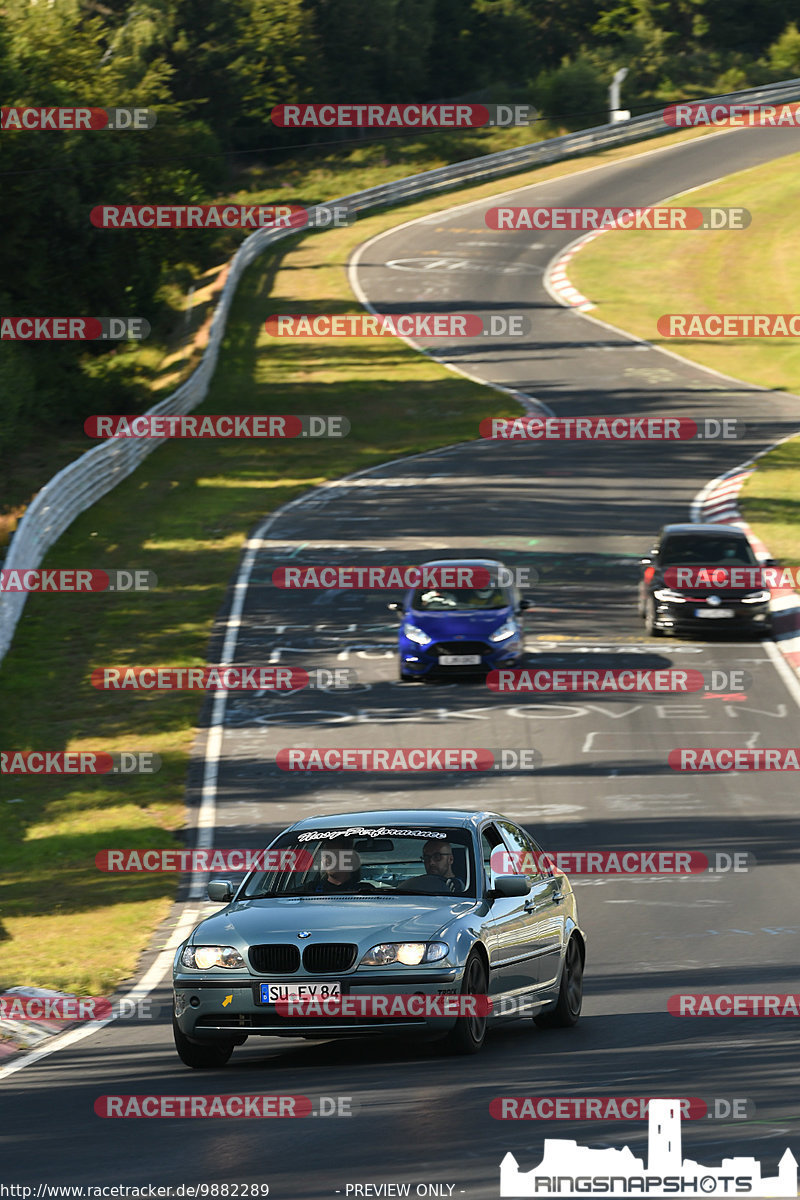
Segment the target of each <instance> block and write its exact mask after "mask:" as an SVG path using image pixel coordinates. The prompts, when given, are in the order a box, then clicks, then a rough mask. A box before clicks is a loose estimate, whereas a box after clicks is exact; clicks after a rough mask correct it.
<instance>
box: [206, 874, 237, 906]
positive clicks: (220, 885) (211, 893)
mask: <svg viewBox="0 0 800 1200" xmlns="http://www.w3.org/2000/svg"><path fill="white" fill-rule="evenodd" d="M208 898H209V900H213V901H214V902H215V903H216V904H227V902H228V901H229V900H232V899H233V884H232V883H231V881H230V879H209V881H208Z"/></svg>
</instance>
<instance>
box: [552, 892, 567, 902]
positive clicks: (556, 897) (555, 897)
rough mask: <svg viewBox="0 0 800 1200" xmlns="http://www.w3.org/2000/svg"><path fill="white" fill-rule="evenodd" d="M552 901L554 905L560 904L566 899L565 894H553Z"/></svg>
mask: <svg viewBox="0 0 800 1200" xmlns="http://www.w3.org/2000/svg"><path fill="white" fill-rule="evenodd" d="M550 899H551V900H552V901H553V904H560V903H561V901H562V900H563V899H564V893H563V892H551V894H550Z"/></svg>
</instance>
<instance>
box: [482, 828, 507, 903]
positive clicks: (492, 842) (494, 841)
mask: <svg viewBox="0 0 800 1200" xmlns="http://www.w3.org/2000/svg"><path fill="white" fill-rule="evenodd" d="M498 846H500V847H502V846H503V839H502V838H501V837H500V834H499V833H498V832H497V830H496V829H495V827H494V825H487V826H486V827H485V828H484V830H483V831H482V833H481V858H482V859H483V874H484V878H485V880H486V883H485V887H487V888H488V886H489V882H490V880H491V878H492V851H493V850H495V849H496V848H497V847H498Z"/></svg>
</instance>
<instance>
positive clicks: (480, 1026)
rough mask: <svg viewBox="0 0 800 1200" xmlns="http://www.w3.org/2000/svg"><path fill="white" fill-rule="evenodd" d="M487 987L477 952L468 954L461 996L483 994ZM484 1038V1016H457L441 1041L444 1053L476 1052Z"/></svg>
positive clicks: (483, 968)
mask: <svg viewBox="0 0 800 1200" xmlns="http://www.w3.org/2000/svg"><path fill="white" fill-rule="evenodd" d="M488 987H489V980H488V976H487V974H486V967H485V966H484V963H483V959H482V958H481V956H480V955H479V954H477V953H474V952H473V953H472V954H470V956H469V958H468V959H467V965H466V967H465V969H464V982H463V983H462V985H461V995H462V996H485V995H486V994H487V990H488ZM485 1040H486V1017H477V1016H471V1017H467V1016H464V1017H459V1018H458V1020H457V1021H456V1023H455V1025H454V1026H453V1028H452V1029H451V1030H450V1032H449V1033H448V1035H447V1037H446V1038H445V1039H444V1042H443V1046H442V1048H443V1050H444V1052H445V1053H446V1054H477V1053H478V1051H479V1050H480V1049H481V1047H482V1046H483V1043H484V1041H485Z"/></svg>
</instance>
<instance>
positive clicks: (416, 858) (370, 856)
mask: <svg viewBox="0 0 800 1200" xmlns="http://www.w3.org/2000/svg"><path fill="white" fill-rule="evenodd" d="M271 850H272V851H275V850H284V851H292V852H295V853H294V854H289V855H285V856H284V862H285V863H286V869H283V870H268V871H255V872H254V873H253V874H252V875H251V876H250V878H249V879H247V880H246V882H245V887H244V890H243V891H242V892H241V893H240V895H239V897H238V899H240V900H242V899H255V898H261V897H266V896H275V897H280V896H303V897H308V898H312V897H321V896H325V897H328V898H331V897H335V896H348V895H349V896H353V895H361V896H365V895H381V896H400V895H405V896H407V895H418V896H422V895H424V896H439V897H442V898H443V899H444V898H450V899H451V900H452V897H453V895H454V894H455V895H458V896H465V897H472V898H473V899H474V898H475V896H476V891H475V887H476V875H475V867H474V861H473V854H472V839H471V836H470V833H469V831H468V830H465V829H457V828H455V829H444V828H442V826H438V827H433V826H431V827H425V826H421V827H415V828H414V829H413V830H410V829H403V830H394V829H389V830H387V829H384V828H377V827H376V828H375V829H373V828H371V827H370V828H359V829H357V830H354V829H353V828H352V827H351V828H349V829H335V830H331V829H320V830H297V831H296V832H294V833H285V834H283V835H282V836H281V837H280V838H279V839H278V840H277V842H275V844H274V845H273V846H272V847H271ZM301 852H302V853H301Z"/></svg>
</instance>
